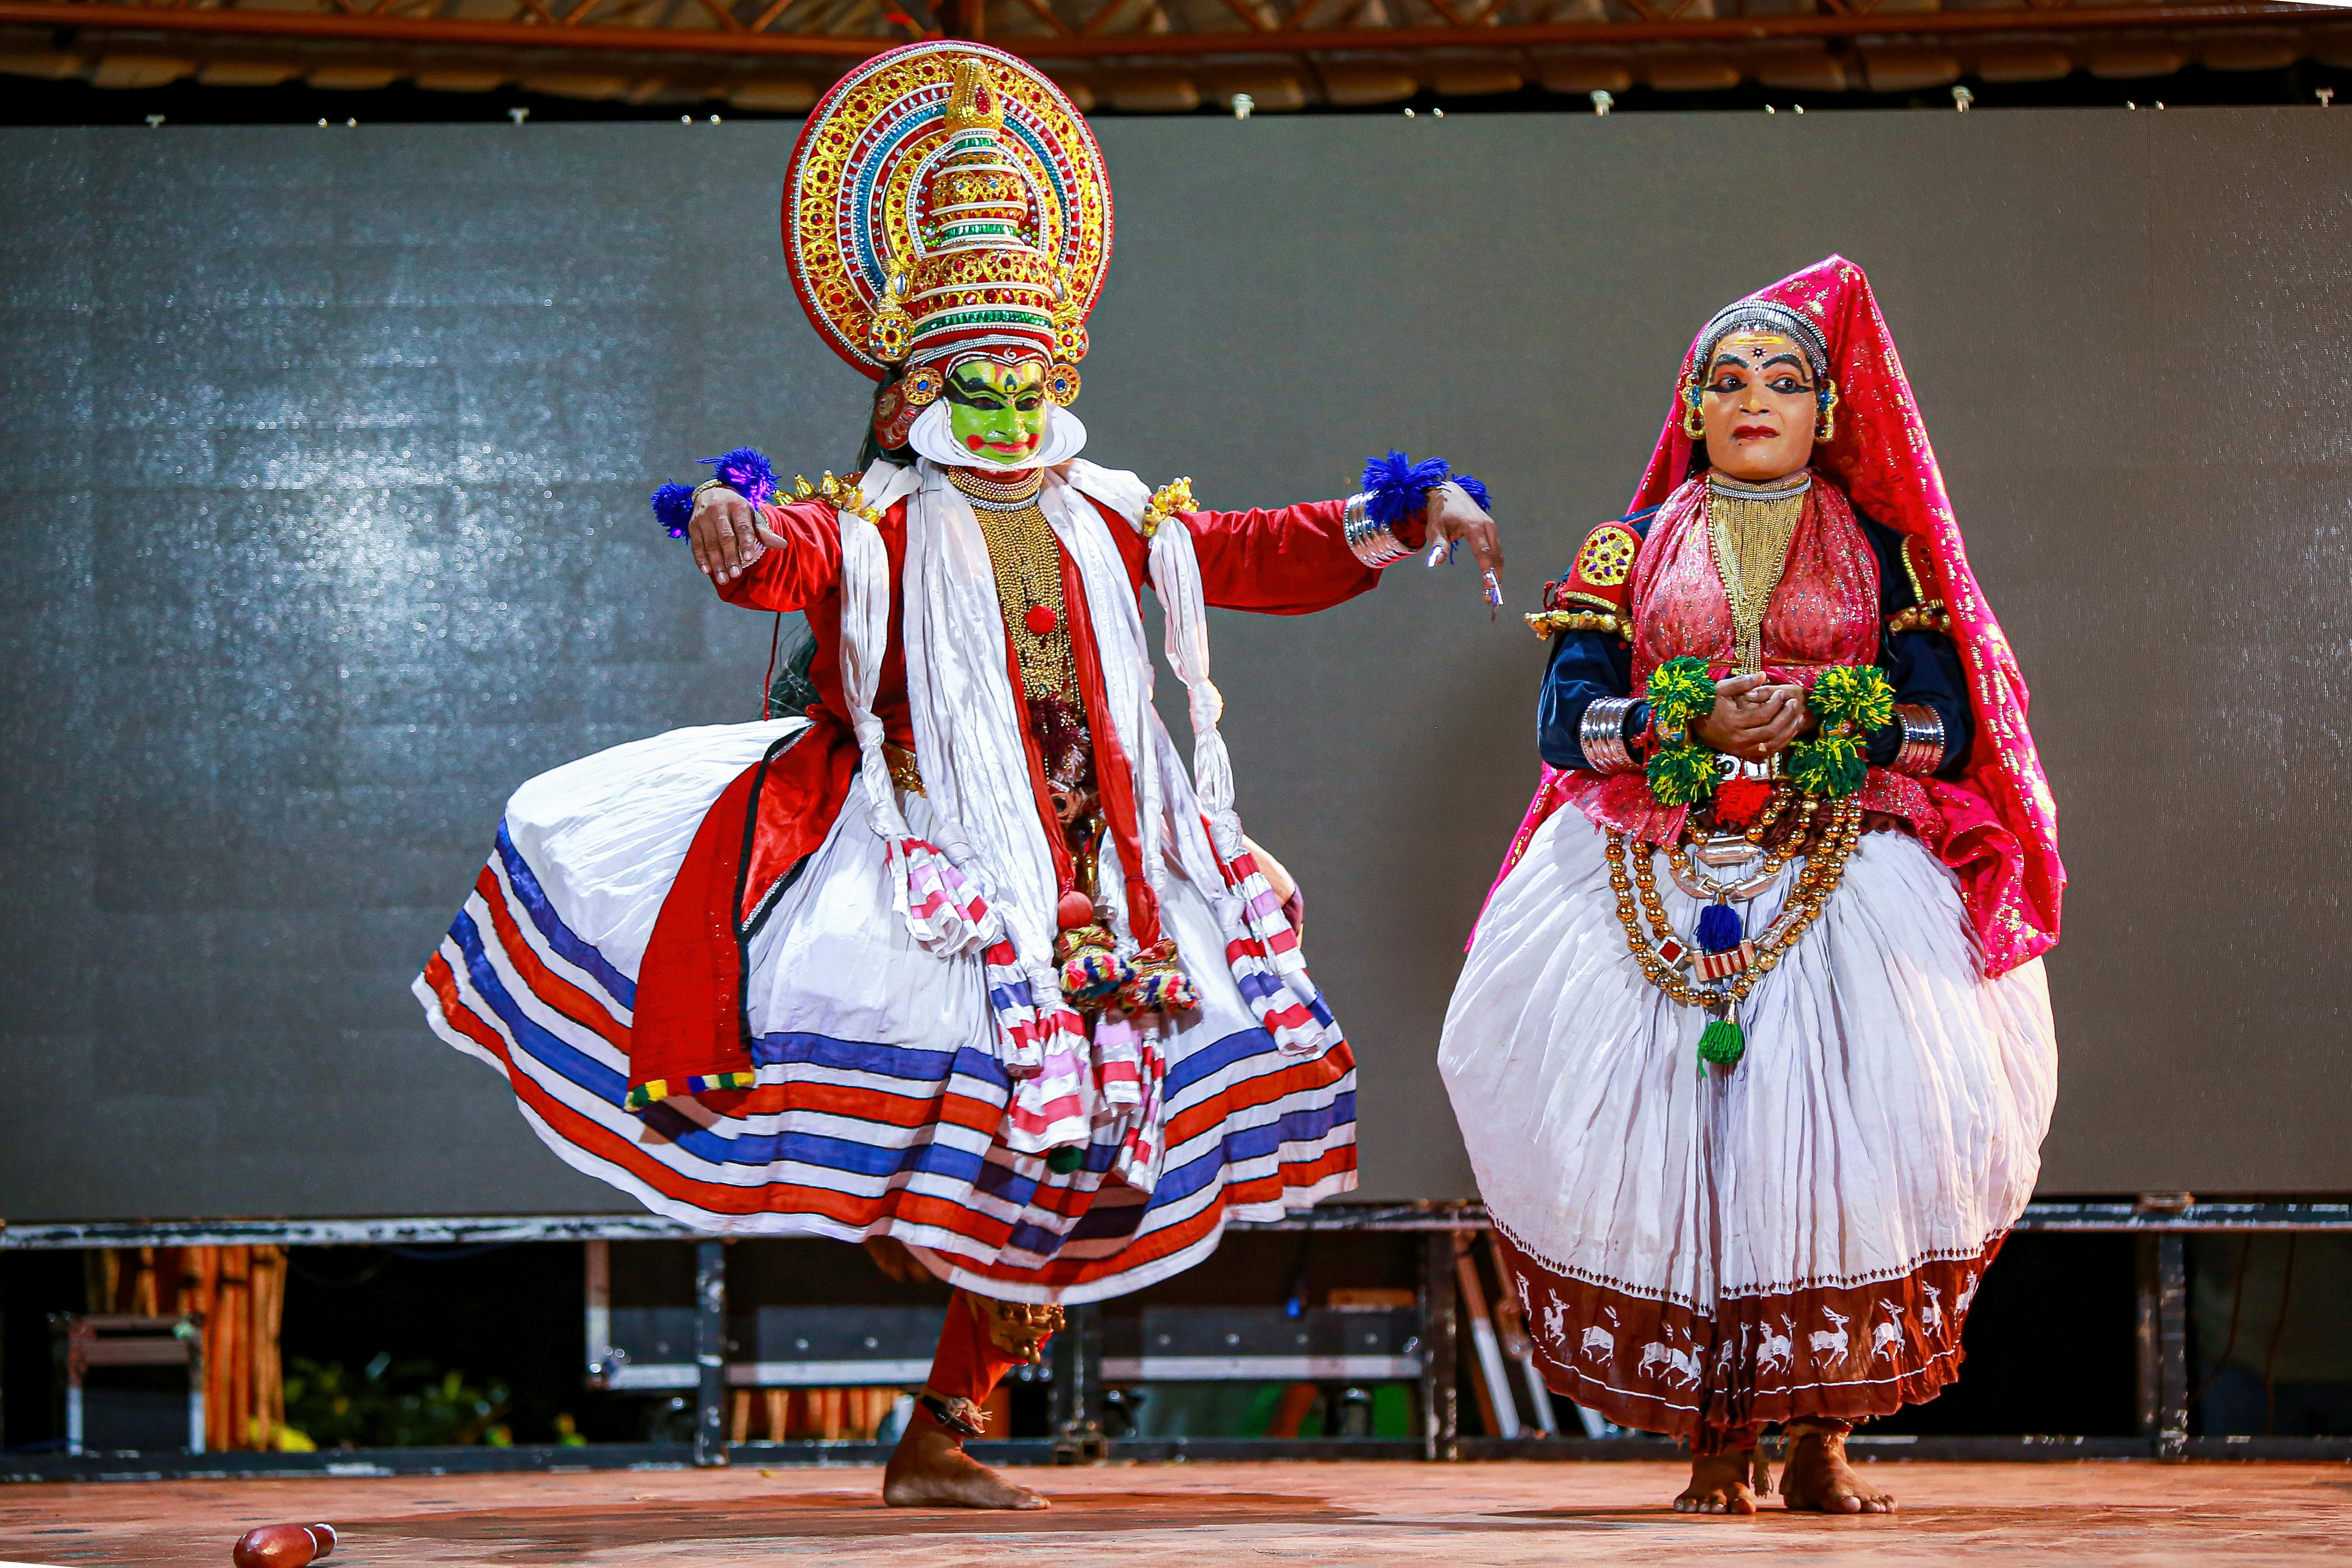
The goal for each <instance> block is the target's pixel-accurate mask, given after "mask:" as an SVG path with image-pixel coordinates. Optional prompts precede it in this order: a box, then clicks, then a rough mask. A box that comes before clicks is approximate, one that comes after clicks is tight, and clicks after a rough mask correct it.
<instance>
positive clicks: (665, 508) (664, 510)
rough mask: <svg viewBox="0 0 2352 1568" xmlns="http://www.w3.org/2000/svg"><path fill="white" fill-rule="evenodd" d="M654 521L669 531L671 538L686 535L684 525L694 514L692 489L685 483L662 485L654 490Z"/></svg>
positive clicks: (681, 537) (680, 537) (679, 537)
mask: <svg viewBox="0 0 2352 1568" xmlns="http://www.w3.org/2000/svg"><path fill="white" fill-rule="evenodd" d="M653 499H654V521H656V522H658V523H660V524H661V525H662V527H664V528H666V529H667V530H668V531H669V536H670V537H671V538H672V539H684V538H685V537H686V525H687V522H688V520H689V519H691V518H692V517H693V516H694V491H693V489H691V488H690V487H688V486H686V485H664V486H662V488H661V489H657V490H656V491H655V492H654V498H653Z"/></svg>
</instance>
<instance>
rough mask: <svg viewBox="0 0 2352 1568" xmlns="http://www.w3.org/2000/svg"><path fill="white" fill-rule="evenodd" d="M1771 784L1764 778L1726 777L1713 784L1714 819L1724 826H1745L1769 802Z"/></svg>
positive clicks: (1762, 811) (1762, 810)
mask: <svg viewBox="0 0 2352 1568" xmlns="http://www.w3.org/2000/svg"><path fill="white" fill-rule="evenodd" d="M1771 800H1772V785H1771V784H1770V782H1769V781H1768V780H1765V779H1751V778H1728V779H1726V780H1724V781H1723V782H1722V783H1721V784H1717V785H1716V786H1715V819H1716V820H1717V822H1719V823H1722V824H1723V825H1724V826H1726V827H1746V826H1748V824H1750V823H1752V822H1754V821H1755V820H1756V819H1757V818H1758V817H1759V816H1762V815H1763V813H1764V808H1765V806H1767V805H1769V804H1770V803H1771Z"/></svg>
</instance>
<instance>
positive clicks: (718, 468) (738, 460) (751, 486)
mask: <svg viewBox="0 0 2352 1568" xmlns="http://www.w3.org/2000/svg"><path fill="white" fill-rule="evenodd" d="M698 461H701V462H704V463H708V464H709V465H710V470H711V473H712V475H713V476H714V477H716V478H717V479H718V480H719V483H720V484H722V485H725V486H726V487H727V488H728V489H730V490H733V491H734V492H735V493H736V494H737V495H739V496H741V497H742V498H743V499H744V500H747V501H750V502H751V504H752V505H753V506H758V505H759V504H760V503H761V501H764V500H767V499H768V498H769V497H770V496H772V495H774V494H775V493H776V470H775V469H773V468H770V467H768V459H767V457H766V455H765V454H763V453H762V452H761V451H760V449H759V448H758V447H736V448H735V449H734V450H733V451H731V452H727V453H722V454H721V455H719V457H716V458H700V459H698Z"/></svg>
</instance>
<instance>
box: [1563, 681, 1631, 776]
mask: <svg viewBox="0 0 2352 1568" xmlns="http://www.w3.org/2000/svg"><path fill="white" fill-rule="evenodd" d="M1632 710H1633V698H1631V697H1596V698H1594V699H1593V700H1591V701H1590V702H1588V703H1586V704H1585V705H1584V718H1583V720H1582V721H1581V722H1580V723H1579V724H1578V725H1577V726H1576V744H1577V748H1578V749H1579V750H1580V751H1581V752H1583V753H1584V765H1585V766H1586V767H1587V768H1590V769H1591V771H1592V772H1594V773H1632V772H1633V768H1634V762H1633V749H1632V748H1631V747H1629V746H1628V745H1627V744H1626V743H1625V715H1626V714H1627V713H1629V712H1631V711H1632Z"/></svg>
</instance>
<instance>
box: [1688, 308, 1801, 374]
mask: <svg viewBox="0 0 2352 1568" xmlns="http://www.w3.org/2000/svg"><path fill="white" fill-rule="evenodd" d="M1743 327H1761V328H1763V329H1764V330H1765V331H1769V332H1778V333H1780V335H1781V336H1782V337H1784V338H1793V339H1795V340H1796V342H1797V346H1798V347H1800V348H1801V349H1803V350H1804V351H1805V358H1806V360H1807V361H1808V362H1809V363H1811V365H1812V367H1813V374H1814V375H1815V376H1816V377H1820V376H1825V375H1827V374H1829V373H1830V345H1829V340H1828V339H1827V338H1824V337H1823V336H1822V330H1821V328H1819V327H1817V326H1815V325H1814V324H1813V323H1812V321H1811V320H1810V319H1808V318H1807V317H1806V316H1805V315H1804V313H1803V312H1801V311H1799V310H1790V309H1789V307H1788V306H1786V305H1778V304H1775V303H1773V302H1772V301H1771V300H1734V301H1733V302H1732V303H1730V304H1728V305H1726V306H1725V307H1724V308H1723V309H1722V310H1717V312H1716V313H1715V316H1714V319H1713V320H1711V321H1708V322H1707V324H1706V330H1705V331H1702V332H1700V333H1699V335H1698V359H1697V362H1696V363H1697V371H1698V374H1700V375H1701V376H1704V375H1706V367H1707V366H1708V365H1709V364H1710V363H1713V362H1714V359H1715V351H1716V349H1717V346H1718V345H1719V344H1721V343H1722V342H1723V340H1724V339H1726V338H1727V337H1729V336H1730V335H1731V334H1732V333H1734V332H1736V331H1739V330H1740V329H1741V328H1743Z"/></svg>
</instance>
